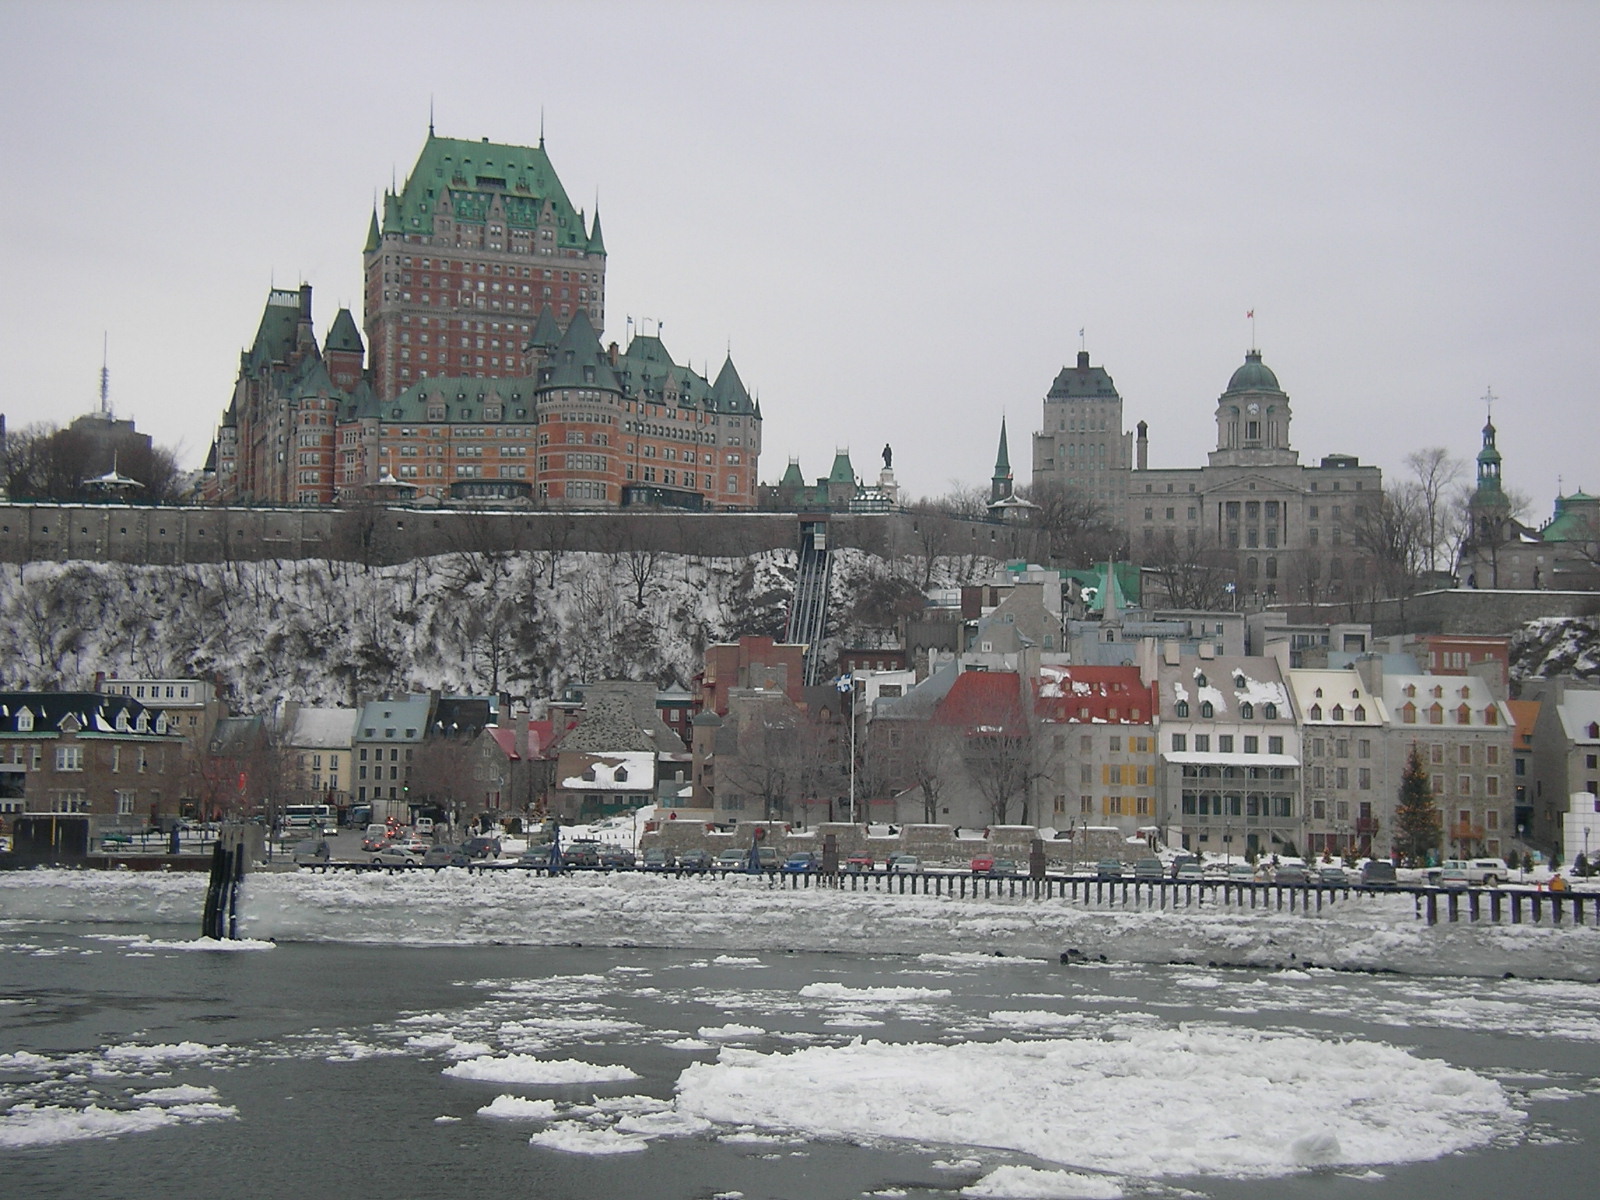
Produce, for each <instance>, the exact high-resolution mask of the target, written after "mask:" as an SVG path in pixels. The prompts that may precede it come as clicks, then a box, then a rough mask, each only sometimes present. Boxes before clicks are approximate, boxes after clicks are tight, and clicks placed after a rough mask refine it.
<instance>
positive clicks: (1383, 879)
mask: <svg viewBox="0 0 1600 1200" xmlns="http://www.w3.org/2000/svg"><path fill="white" fill-rule="evenodd" d="M1399 882H1400V877H1399V876H1398V875H1396V874H1395V869H1394V864H1393V863H1392V862H1385V861H1384V860H1382V859H1379V858H1374V859H1369V860H1368V861H1367V862H1364V863H1362V864H1361V886H1362V887H1369V888H1392V887H1395V886H1397V885H1398V884H1399Z"/></svg>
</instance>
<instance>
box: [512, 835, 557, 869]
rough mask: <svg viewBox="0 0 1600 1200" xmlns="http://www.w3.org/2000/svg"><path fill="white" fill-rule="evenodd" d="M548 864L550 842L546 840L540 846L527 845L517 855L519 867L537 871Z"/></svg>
mask: <svg viewBox="0 0 1600 1200" xmlns="http://www.w3.org/2000/svg"><path fill="white" fill-rule="evenodd" d="M549 865H550V844H549V843H548V842H546V843H544V844H543V845H540V846H529V847H528V848H527V849H526V850H524V851H523V852H522V853H521V854H519V855H517V866H519V867H526V868H528V869H530V870H536V871H537V870H542V869H543V868H545V867H548V866H549Z"/></svg>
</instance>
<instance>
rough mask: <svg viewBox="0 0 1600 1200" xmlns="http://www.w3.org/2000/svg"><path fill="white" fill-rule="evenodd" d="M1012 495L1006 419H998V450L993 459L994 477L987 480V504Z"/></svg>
mask: <svg viewBox="0 0 1600 1200" xmlns="http://www.w3.org/2000/svg"><path fill="white" fill-rule="evenodd" d="M1011 494H1012V483H1011V454H1010V451H1008V450H1007V449H1006V419H1005V418H1004V417H1001V418H1000V449H999V452H998V453H997V454H996V455H995V459H994V476H993V477H992V478H991V479H990V480H989V503H990V504H993V503H994V502H995V501H996V500H1004V499H1006V498H1008V497H1009V496H1010V495H1011Z"/></svg>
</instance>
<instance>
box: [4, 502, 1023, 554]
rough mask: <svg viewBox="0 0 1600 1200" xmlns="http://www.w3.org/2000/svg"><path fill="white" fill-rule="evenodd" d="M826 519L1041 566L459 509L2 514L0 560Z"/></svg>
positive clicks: (990, 533)
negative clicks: (811, 533)
mask: <svg viewBox="0 0 1600 1200" xmlns="http://www.w3.org/2000/svg"><path fill="white" fill-rule="evenodd" d="M821 520H825V521H826V522H827V526H828V538H829V544H830V545H832V546H846V547H852V548H855V549H860V550H864V551H867V552H868V553H871V554H876V555H879V556H881V557H885V558H894V557H907V556H912V555H915V554H916V553H918V550H919V546H920V545H922V543H921V542H920V541H919V533H918V526H919V522H926V521H929V520H937V521H940V522H942V523H943V524H944V525H945V526H947V529H946V533H945V537H944V538H943V540H942V541H941V542H940V544H939V551H938V552H939V553H940V554H941V555H960V554H977V555H983V556H986V557H992V558H999V559H1010V558H1036V557H1037V555H1036V554H1035V553H1034V551H1035V549H1036V545H1037V537H1036V534H1035V533H1034V531H1033V530H1031V529H1028V528H1025V527H1021V526H1015V525H1004V524H995V523H991V522H986V521H959V520H955V519H952V518H940V517H931V518H930V517H928V516H926V515H921V514H912V513H906V512H892V513H870V514H869V513H851V514H843V513H836V514H828V515H826V516H822V515H812V514H806V515H804V516H802V515H799V514H795V513H687V512H660V511H650V512H635V511H628V512H582V513H579V512H561V511H507V510H481V509H458V508H387V507H381V506H367V507H360V508H346V509H330V508H200V507H158V506H141V505H128V504H80V505H71V504H0V562H9V563H26V562H65V561H68V560H75V559H81V560H87V561H90V562H126V563H137V564H145V565H164V564H170V565H181V564H183V563H191V562H233V561H239V562H250V561H260V560H266V559H291V560H292V559H303V558H327V559H333V560H337V561H342V562H363V563H368V564H370V565H373V566H379V565H385V564H391V563H398V562H406V561H409V560H410V559H412V558H419V557H424V556H428V555H435V554H448V553H452V552H462V551H467V552H484V553H488V552H502V551H510V552H516V551H534V552H537V551H558V552H559V551H567V550H591V551H598V552H601V553H612V554H622V553H627V552H629V551H637V550H647V551H648V550H655V551H662V552H666V553H674V554H700V555H705V556H707V557H736V556H739V555H744V554H752V553H759V552H761V551H764V550H775V549H784V548H788V547H793V546H796V545H797V544H798V543H799V536H800V525H801V524H802V523H811V522H815V521H821Z"/></svg>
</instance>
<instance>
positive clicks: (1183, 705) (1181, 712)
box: [1172, 700, 1189, 717]
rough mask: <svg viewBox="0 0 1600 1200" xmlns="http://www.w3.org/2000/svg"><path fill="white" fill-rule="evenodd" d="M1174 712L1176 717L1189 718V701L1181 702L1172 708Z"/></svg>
mask: <svg viewBox="0 0 1600 1200" xmlns="http://www.w3.org/2000/svg"><path fill="white" fill-rule="evenodd" d="M1172 711H1173V713H1174V715H1176V716H1180V717H1187V716H1188V715H1189V702H1188V701H1187V700H1179V701H1178V702H1177V704H1175V705H1173V706H1172Z"/></svg>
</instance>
